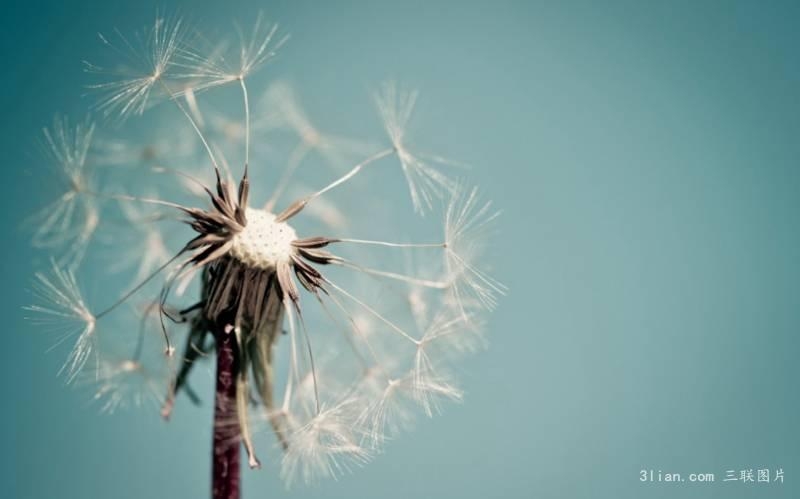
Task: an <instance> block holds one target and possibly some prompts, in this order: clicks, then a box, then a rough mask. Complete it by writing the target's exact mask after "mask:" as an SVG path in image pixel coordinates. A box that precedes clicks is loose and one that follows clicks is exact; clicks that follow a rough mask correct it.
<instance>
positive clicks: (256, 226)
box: [230, 208, 297, 270]
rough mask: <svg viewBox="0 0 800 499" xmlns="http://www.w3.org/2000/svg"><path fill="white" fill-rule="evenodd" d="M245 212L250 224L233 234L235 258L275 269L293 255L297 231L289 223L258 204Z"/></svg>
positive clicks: (266, 268)
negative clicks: (258, 207) (278, 218)
mask: <svg viewBox="0 0 800 499" xmlns="http://www.w3.org/2000/svg"><path fill="white" fill-rule="evenodd" d="M245 216H246V217H247V225H245V227H244V229H243V230H242V231H241V232H239V233H238V234H236V235H235V236H233V247H232V248H231V252H230V254H231V255H232V256H233V257H234V258H236V259H237V260H239V261H241V262H242V263H244V264H246V265H248V266H250V267H255V268H259V269H263V270H271V269H274V268H275V267H276V266H277V264H278V263H279V262H284V261H287V260H289V259H290V258H291V256H292V255H293V254H294V252H295V250H294V247H293V246H292V241H294V240H295V239H297V233H296V232H295V231H294V229H293V228H292V227H291V226H290V225H289V224H287V223H285V222H276V221H275V215H274V214H273V213H270V212H268V211H266V210H259V209H256V208H247V209H246V211H245Z"/></svg>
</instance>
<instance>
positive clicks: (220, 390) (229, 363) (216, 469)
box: [211, 331, 241, 499]
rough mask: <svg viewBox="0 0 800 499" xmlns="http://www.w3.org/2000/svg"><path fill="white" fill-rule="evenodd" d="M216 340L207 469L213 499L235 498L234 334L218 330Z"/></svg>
mask: <svg viewBox="0 0 800 499" xmlns="http://www.w3.org/2000/svg"><path fill="white" fill-rule="evenodd" d="M216 341H217V387H216V395H215V397H214V449H213V456H212V460H213V461H212V463H213V464H212V468H211V476H212V478H211V480H212V481H211V496H212V498H213V499H239V489H240V481H241V478H240V466H239V461H240V458H239V454H240V450H239V423H238V418H237V413H236V378H237V375H238V372H239V359H238V356H237V352H236V338H235V336H234V334H233V333H232V332H231V333H227V332H224V331H220V332H219V333H217V335H216Z"/></svg>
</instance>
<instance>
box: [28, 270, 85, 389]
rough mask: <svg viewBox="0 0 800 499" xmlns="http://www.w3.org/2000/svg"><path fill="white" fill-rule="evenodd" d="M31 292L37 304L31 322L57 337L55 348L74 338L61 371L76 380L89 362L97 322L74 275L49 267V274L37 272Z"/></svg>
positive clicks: (31, 307)
mask: <svg viewBox="0 0 800 499" xmlns="http://www.w3.org/2000/svg"><path fill="white" fill-rule="evenodd" d="M35 278H36V280H35V281H34V288H33V292H34V294H35V296H36V298H37V301H38V302H39V304H36V305H30V306H28V307H26V310H28V311H29V312H32V313H33V315H32V316H31V320H32V321H34V322H35V323H37V324H39V325H41V326H44V327H45V328H47V329H51V330H53V331H54V332H57V333H59V338H58V341H57V342H56V345H58V344H60V343H62V342H65V341H67V340H69V339H70V338H75V344H74V346H73V347H72V350H71V351H70V353H69V356H68V357H67V362H66V363H65V364H64V367H62V368H61V371H62V372H64V373H65V374H66V376H67V379H68V380H69V381H71V380H73V379H75V376H77V375H78V373H79V372H80V370H81V369H82V368H83V366H84V365H85V364H86V361H87V360H89V357H90V356H91V354H92V351H93V349H94V345H95V343H96V341H97V337H96V331H95V323H96V321H97V318H96V317H95V315H94V314H92V312H91V311H89V308H88V307H87V306H86V304H85V303H84V300H83V296H82V295H81V292H80V289H79V288H78V283H77V281H76V280H75V275H74V273H73V272H72V271H71V270H64V269H61V268H59V265H58V264H56V263H55V262H53V263H52V269H51V272H50V273H49V274H48V273H44V272H37V273H36V276H35Z"/></svg>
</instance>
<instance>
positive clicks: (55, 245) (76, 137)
mask: <svg viewBox="0 0 800 499" xmlns="http://www.w3.org/2000/svg"><path fill="white" fill-rule="evenodd" d="M94 130H95V127H94V124H93V123H91V122H90V121H88V120H87V121H83V122H78V123H76V124H74V125H72V124H71V123H70V121H69V120H68V119H67V118H65V117H63V116H56V117H55V119H54V120H53V125H52V126H51V127H50V128H45V129H44V130H43V135H44V141H45V148H46V153H45V154H46V156H47V158H48V161H49V162H50V163H51V165H55V167H56V177H57V178H58V179H59V180H60V183H61V186H60V193H59V195H58V196H57V198H56V199H55V200H54V201H52V202H50V203H49V204H48V205H46V206H45V207H43V208H42V209H41V210H40V211H39V212H38V213H36V214H34V215H33V216H32V217H30V218H29V219H28V220H27V221H26V226H34V227H36V229H35V231H34V233H33V245H34V246H37V247H40V248H46V249H51V250H59V251H60V252H61V253H60V255H59V263H61V264H62V265H70V266H74V265H77V264H79V263H80V261H81V259H82V258H83V255H84V252H85V251H86V247H87V245H88V244H89V242H90V240H91V238H92V236H93V235H94V232H95V230H96V229H97V225H98V223H99V212H98V206H97V200H96V199H95V198H94V197H92V196H91V189H92V183H93V182H92V178H91V175H90V171H89V165H88V164H87V157H88V153H89V148H90V146H91V143H92V136H93V134H94Z"/></svg>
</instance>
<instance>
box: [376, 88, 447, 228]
mask: <svg viewBox="0 0 800 499" xmlns="http://www.w3.org/2000/svg"><path fill="white" fill-rule="evenodd" d="M418 96H419V93H418V92H417V91H414V90H407V89H403V88H401V87H399V86H398V85H397V83H396V82H394V81H390V82H387V83H385V84H384V85H383V86H382V88H381V90H380V91H379V92H377V93H376V94H375V104H376V106H377V107H378V111H379V112H380V115H381V118H383V123H384V128H385V129H386V133H387V134H388V135H389V138H390V139H391V141H392V146H393V148H394V150H395V152H396V154H397V158H398V159H399V160H400V164H401V166H402V167H403V173H404V174H405V176H406V182H407V183H408V189H409V191H410V193H411V200H412V201H413V203H414V209H415V210H416V211H417V212H418V213H420V214H422V213H424V212H425V211H427V210H430V209H432V208H433V203H434V201H435V200H436V199H441V198H442V197H447V196H452V195H453V193H454V192H455V190H456V183H455V182H454V181H453V180H452V179H450V178H449V177H447V176H446V175H444V174H443V173H442V172H440V171H439V170H437V169H436V168H434V167H433V166H431V164H430V163H441V164H457V163H454V162H452V161H449V160H447V159H444V158H442V157H439V156H433V155H420V154H415V153H413V152H412V150H411V149H409V147H408V141H407V131H408V125H409V123H410V121H411V115H412V114H413V112H414V106H415V105H416V103H417V97H418Z"/></svg>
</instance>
